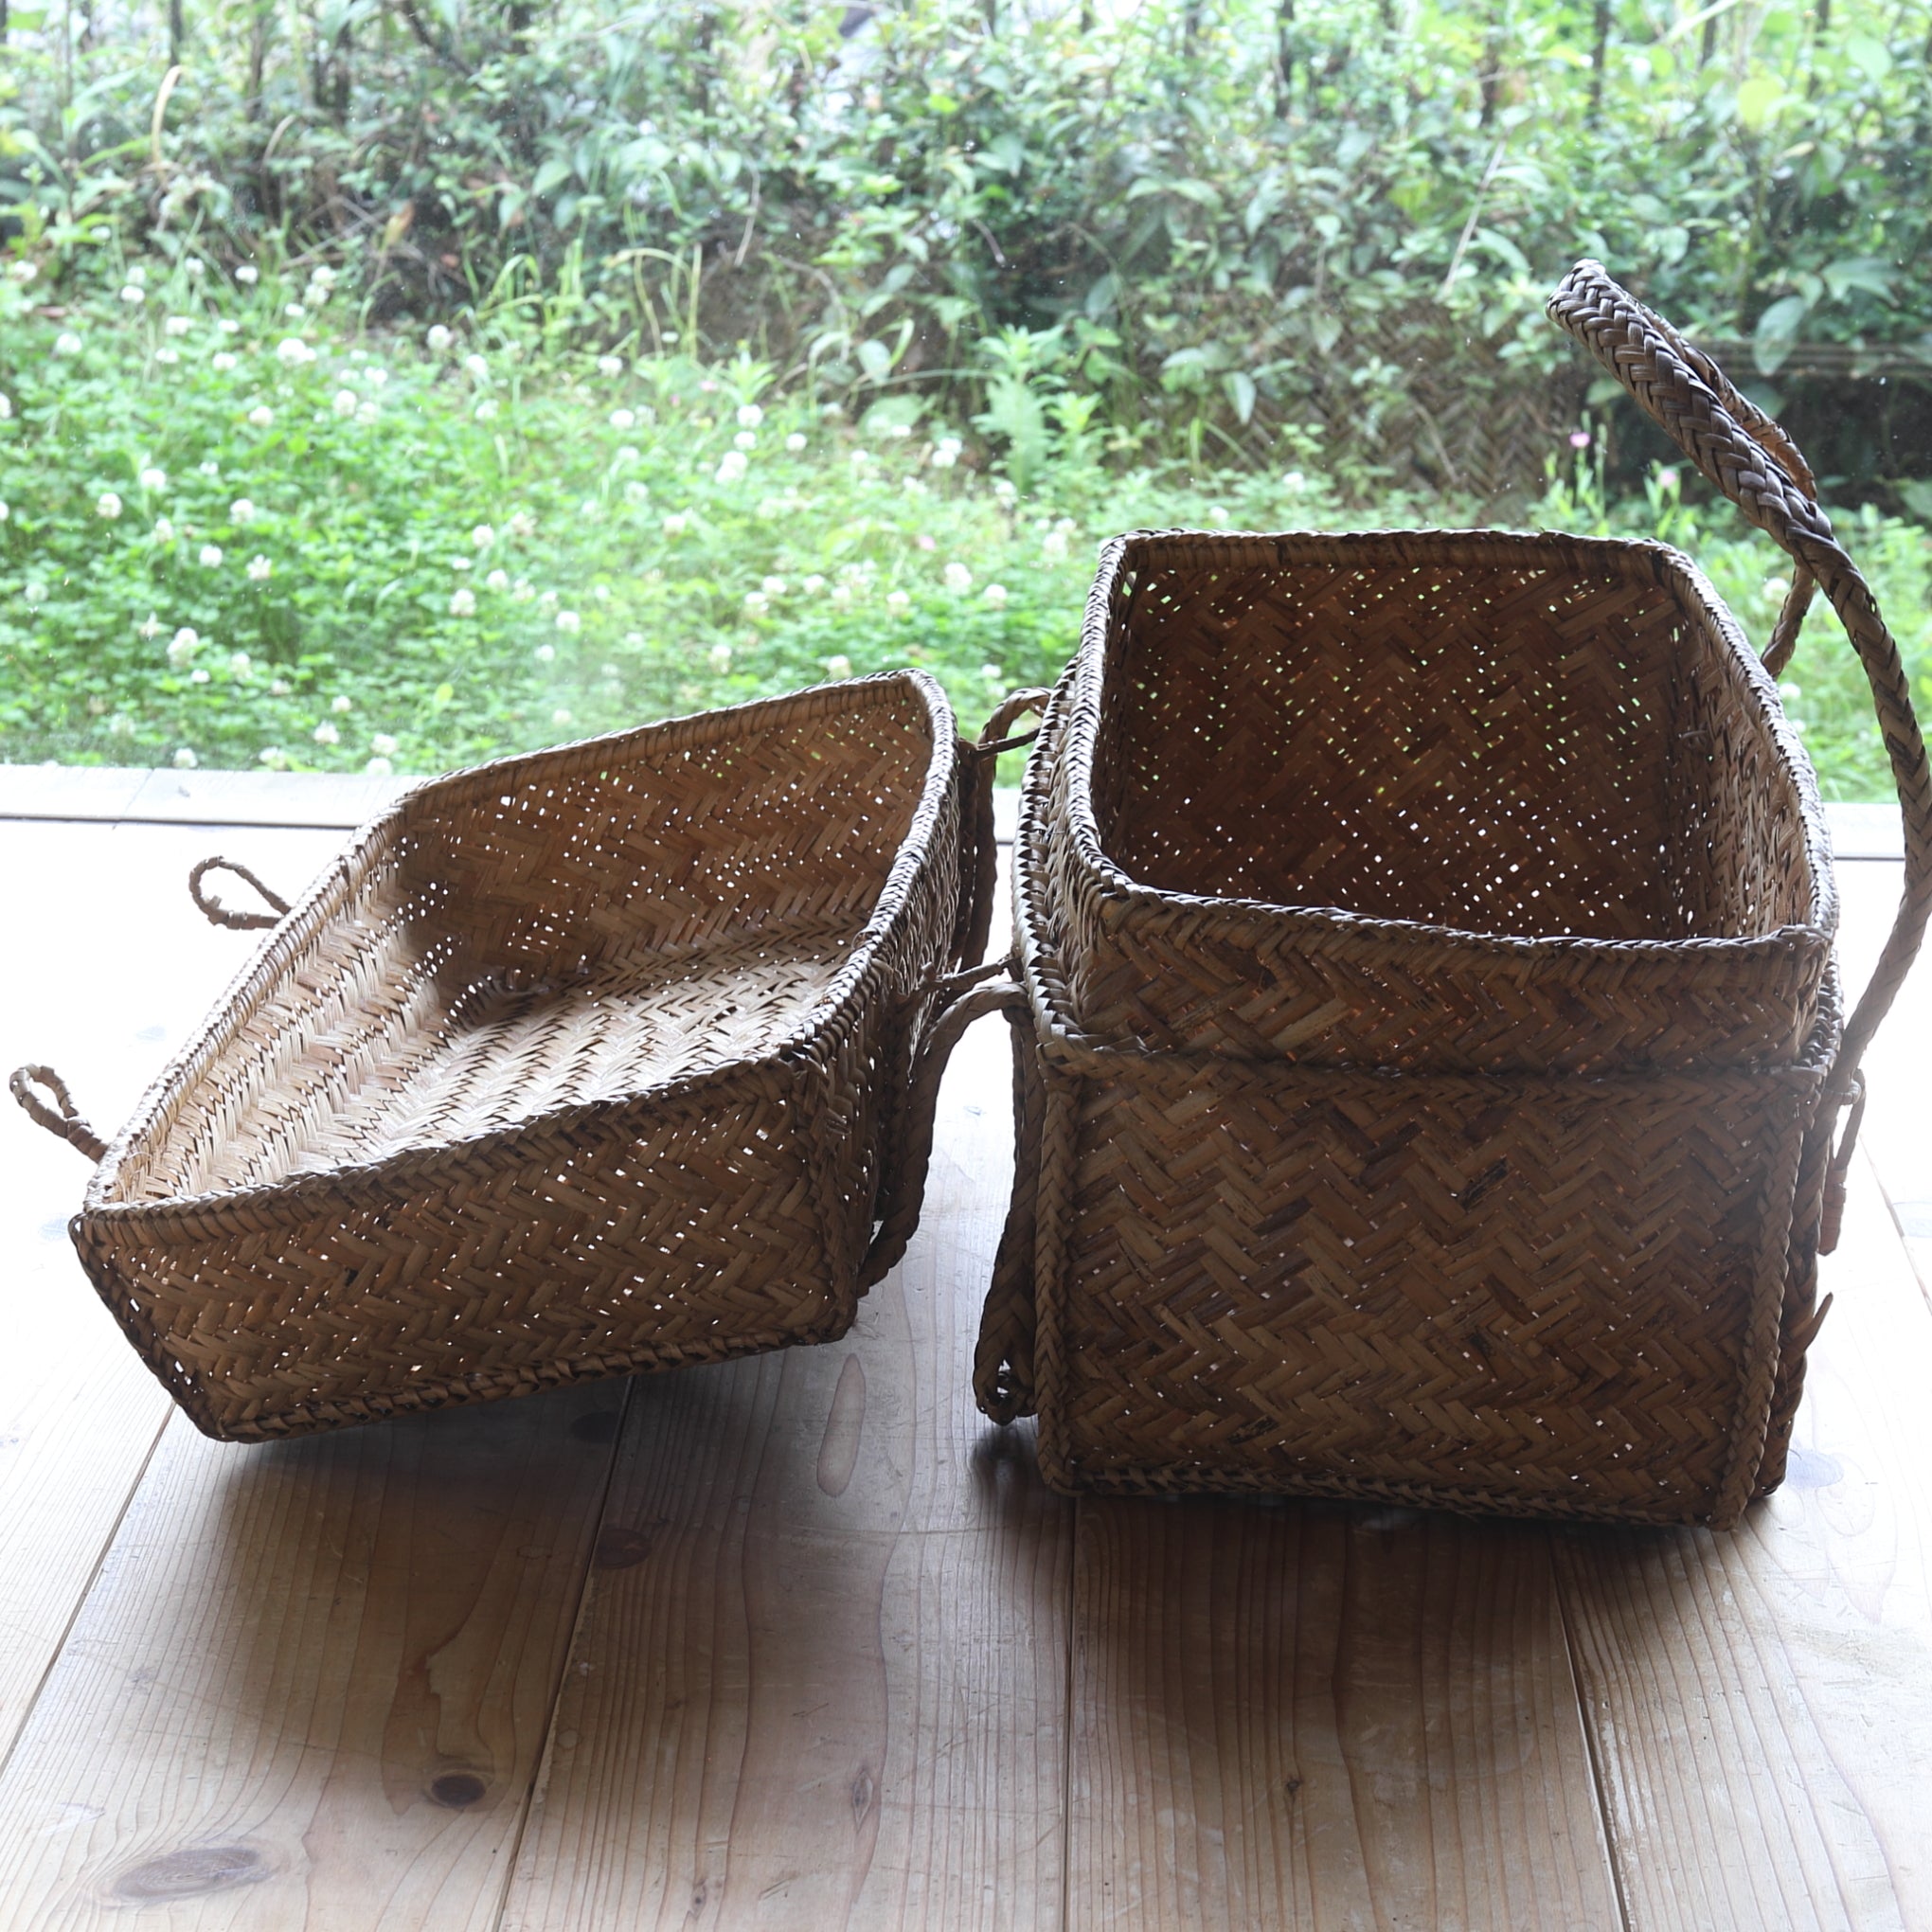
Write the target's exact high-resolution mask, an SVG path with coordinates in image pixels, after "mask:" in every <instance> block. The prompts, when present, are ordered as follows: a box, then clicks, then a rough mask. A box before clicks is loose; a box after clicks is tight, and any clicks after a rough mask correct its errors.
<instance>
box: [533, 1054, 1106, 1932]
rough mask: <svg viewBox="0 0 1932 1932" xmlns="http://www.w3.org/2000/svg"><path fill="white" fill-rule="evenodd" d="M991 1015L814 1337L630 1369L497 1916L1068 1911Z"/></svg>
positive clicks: (894, 1922)
mask: <svg viewBox="0 0 1932 1932" xmlns="http://www.w3.org/2000/svg"><path fill="white" fill-rule="evenodd" d="M1009 1078H1010V1076H1009V1073H1008V1058H1007V1043H1006V1039H1005V1037H1004V1029H1003V1028H1001V1027H1000V1026H999V1025H998V1024H997V1023H992V1024H989V1023H984V1022H983V1023H981V1025H980V1026H979V1027H977V1028H975V1029H974V1030H973V1031H972V1032H971V1033H970V1034H969V1035H968V1036H967V1039H966V1041H965V1042H964V1044H963V1045H962V1046H961V1047H960V1049H959V1053H958V1056H957V1060H956V1064H955V1068H954V1072H953V1074H952V1076H951V1077H950V1078H949V1080H948V1082H947V1084H946V1088H945V1091H944V1094H943V1095H942V1097H941V1101H940V1106H941V1117H940V1126H939V1136H938V1146H939V1153H938V1154H937V1155H936V1156H935V1164H934V1172H933V1180H932V1188H931V1190H930V1192H929V1194H928V1197H927V1208H926V1216H925V1222H924V1225H923V1226H922V1228H921V1232H920V1234H919V1236H918V1237H917V1239H916V1240H915V1242H914V1243H913V1247H912V1250H911V1252H910V1253H909V1255H908V1256H907V1259H906V1261H905V1263H904V1264H903V1266H902V1267H901V1268H900V1269H898V1270H897V1271H895V1273H894V1274H893V1275H892V1276H891V1277H889V1278H888V1279H887V1280H886V1281H885V1282H884V1283H882V1284H881V1285H880V1287H878V1288H876V1289H874V1290H873V1291H872V1293H871V1295H870V1297H868V1300H867V1303H866V1306H865V1309H864V1311H863V1312H862V1314H861V1317H860V1322H859V1326H858V1328H857V1329H856V1330H855V1331H854V1333H852V1334H851V1335H850V1337H848V1338H847V1340H846V1341H844V1342H842V1343H838V1344H834V1345H832V1346H831V1347H828V1348H823V1349H811V1350H799V1351H792V1352H791V1353H789V1354H786V1355H783V1356H778V1357H766V1358H763V1359H761V1360H757V1361H749V1362H742V1363H737V1364H731V1365H727V1366H724V1367H720V1368H702V1369H695V1370H692V1371H689V1373H686V1374H682V1375H677V1376H664V1377H658V1378H654V1379H651V1380H646V1381H640V1382H639V1383H638V1384H637V1385H636V1386H635V1395H634V1406H633V1410H632V1416H631V1422H630V1425H629V1428H628V1431H627V1435H626V1440H625V1443H624V1447H623V1453H622V1456H621V1458H620V1462H619V1467H618V1471H617V1478H616V1481H615V1483H614V1485H613V1489H612V1496H611V1506H610V1510H609V1512H608V1514H607V1516H606V1519H605V1527H604V1529H603V1531H602V1533H601V1535H600V1537H599V1558H598V1566H597V1567H596V1568H595V1569H594V1571H593V1576H592V1583H591V1588H590V1593H589V1598H588V1601H587V1604H586V1609H585V1614H584V1618H583V1620H582V1624H581V1628H580V1632H579V1636H578V1639H577V1643H576V1646H575V1648H574V1649H573V1651H572V1655H571V1662H570V1667H569V1670H568V1672H567V1673H566V1677H565V1687H564V1694H563V1697H562V1700H561V1703H560V1707H559V1710H558V1715H557V1722H556V1729H555V1734H554V1737H553V1740H552V1744H551V1750H550V1755H549V1759H548V1762H547V1764H546V1774H545V1779H544V1782H543V1787H542V1791H541V1795H540V1798H539V1801H538V1803H537V1805H536V1806H535V1808H534V1810H533V1813H532V1816H531V1821H530V1827H529V1831H528V1834H527V1837H526V1843H525V1847H524V1853H523V1857H522V1860H521V1863H520V1866H519V1869H518V1872H517V1876H516V1881H515V1884H514V1886H513V1887H512V1889H511V1894H510V1903H509V1907H508V1909H507V1911H506V1913H505V1918H504V1924H505V1927H506V1928H514V1932H539V1928H556V1932H566V1928H567V1932H601V1928H611V1932H617V1928H623V1932H632V1928H637V1932H644V1928H648V1927H655V1926H671V1925H679V1926H692V1927H698V1926H707V1927H720V1928H729V1932H741V1928H745V1927H761V1926H771V1927H780V1926H782V1927H805V1926H810V1927H812V1928H814V1932H820V1928H825V1932H830V1928H833V1927H840V1926H868V1927H881V1928H884V1927H902V1926H903V1927H916V1926H933V1927H945V1928H948V1932H952V1928H955V1927H958V1928H967V1927H989V1928H993V1927H1028V1928H1030V1927H1051V1926H1055V1925H1057V1924H1058V1923H1060V1892H1061V1877H1062V1871H1061V1864H1062V1850H1061V1836H1060V1792H1061V1785H1062V1779H1063V1773H1064V1739H1063V1732H1062V1714H1063V1710H1064V1655H1065V1621H1064V1619H1065V1605H1066V1595H1067V1549H1068V1543H1069V1533H1068V1532H1069V1517H1070V1512H1068V1510H1067V1509H1066V1508H1065V1506H1064V1505H1063V1504H1061V1503H1059V1502H1058V1501H1056V1500H1055V1499H1054V1498H1052V1497H1050V1496H1048V1495H1047V1494H1045V1492H1044V1491H1043V1490H1042V1489H1041V1488H1040V1485H1039V1482H1038V1479H1037V1476H1035V1475H1034V1474H1033V1471H1032V1469H1031V1466H1030V1458H1029V1451H1028V1449H1027V1446H1026V1443H1025V1440H1023V1439H1022V1438H1021V1437H1019V1436H1018V1435H1017V1434H1002V1433H1001V1432H998V1431H994V1430H992V1429H991V1428H990V1427H989V1426H988V1425H987V1424H985V1423H984V1422H981V1421H980V1420H979V1418H978V1417H977V1415H976V1414H975V1411H974V1410H973V1407H972V1398H971V1393H970V1387H969V1381H970V1357H971V1349H972V1339H973V1335H974V1333H975V1326H976V1320H977V1313H978V1297H979V1293H980V1291H981V1288H982V1286H983V1284H984V1282H985V1281H986V1279H988V1276H989V1275H990V1273H991V1269H992V1260H993V1242H994V1240H995V1239H996V1236H997V1232H998V1226H999V1221H1000V1217H1001V1214H1002V1212H1003V1209H1004V1205H1005V1197H1006V1191H1007V1187H1008V1182H1009V1177H1010V1173H1011V1101H1010V1099H1009Z"/></svg>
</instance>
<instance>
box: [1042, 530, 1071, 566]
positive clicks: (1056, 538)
mask: <svg viewBox="0 0 1932 1932" xmlns="http://www.w3.org/2000/svg"><path fill="white" fill-rule="evenodd" d="M1040 554H1041V556H1043V557H1044V558H1046V560H1047V563H1049V564H1058V563H1059V562H1061V560H1062V559H1063V558H1064V557H1065V555H1066V532H1065V531H1064V530H1048V531H1047V534H1046V535H1045V536H1044V537H1042V538H1041V539H1040Z"/></svg>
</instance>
